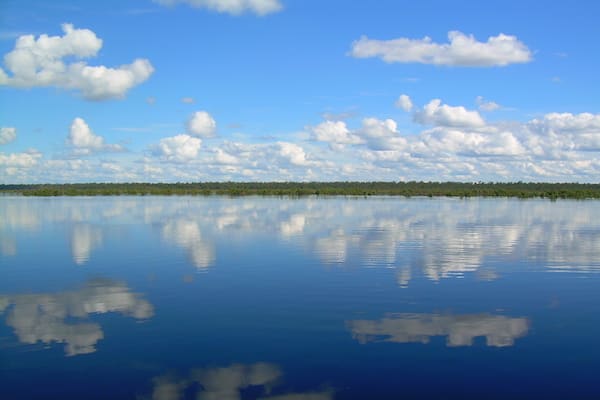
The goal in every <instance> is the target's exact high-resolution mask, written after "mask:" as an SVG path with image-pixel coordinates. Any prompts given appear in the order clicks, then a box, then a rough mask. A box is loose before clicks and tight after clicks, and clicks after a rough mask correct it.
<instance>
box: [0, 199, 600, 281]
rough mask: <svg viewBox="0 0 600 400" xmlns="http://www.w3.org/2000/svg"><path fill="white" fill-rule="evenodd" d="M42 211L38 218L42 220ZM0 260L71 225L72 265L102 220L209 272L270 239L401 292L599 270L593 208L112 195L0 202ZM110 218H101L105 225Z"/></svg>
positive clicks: (599, 217)
mask: <svg viewBox="0 0 600 400" xmlns="http://www.w3.org/2000/svg"><path fill="white" fill-rule="evenodd" d="M42 210H43V211H44V212H42ZM0 216H1V217H2V218H0V234H1V235H0V237H2V247H1V248H0V249H1V250H2V254H4V255H11V254H15V253H16V249H17V246H18V239H17V234H18V233H19V232H20V231H35V230H39V229H40V227H41V226H44V225H46V224H49V223H63V224H64V223H69V224H71V226H72V227H73V228H72V237H71V248H72V254H73V259H74V261H75V262H76V263H78V264H83V263H85V262H87V260H88V259H89V257H90V256H92V252H93V251H94V249H98V248H99V246H100V244H102V239H103V237H106V232H104V231H103V230H104V229H106V225H107V224H108V223H109V222H110V221H118V222H119V223H121V224H123V223H130V224H132V225H135V224H137V225H140V224H143V225H146V226H147V227H148V229H149V230H151V231H153V232H158V236H159V237H160V238H162V239H163V240H164V241H165V242H166V243H168V244H169V245H174V246H177V247H180V248H182V249H184V250H185V252H186V253H187V255H188V259H189V261H190V264H191V265H193V266H195V267H196V268H198V269H207V268H209V267H211V266H212V265H214V264H215V261H216V259H217V257H218V254H217V252H218V250H217V249H218V246H217V243H218V242H219V241H220V240H226V241H227V242H228V243H229V245H231V246H235V243H236V239H239V238H248V237H250V238H253V237H255V236H257V235H258V234H260V235H262V236H265V235H267V236H271V237H272V238H273V240H278V241H280V242H281V243H282V244H290V245H293V246H296V247H298V248H300V249H303V250H304V251H305V252H306V253H307V254H308V255H310V256H314V257H316V258H318V259H319V260H320V261H321V263H323V264H325V265H332V266H340V267H347V266H355V265H360V266H365V267H385V268H395V269H397V274H396V279H397V282H398V285H399V286H400V287H408V286H409V285H410V282H411V280H413V279H415V278H418V277H420V276H424V277H426V278H427V279H429V280H432V281H440V280H442V279H446V278H452V277H462V276H465V275H468V274H473V275H474V277H475V278H477V279H481V280H494V279H497V278H498V277H499V276H500V274H499V273H498V268H502V267H503V266H504V265H513V264H514V260H517V259H519V260H527V261H531V262H535V263H536V265H542V266H545V267H547V268H548V270H552V271H564V272H567V271H575V272H599V271H600V202H595V201H585V202H574V201H558V202H550V201H547V200H527V201H523V200H515V199H469V200H458V199H404V198H369V199H357V198H303V199H279V198H256V197H251V198H236V199H229V198H222V197H167V198H162V197H112V198H83V199H66V198H63V199H54V200H52V201H47V200H46V199H30V198H3V199H1V200H0ZM107 221H108V222H107Z"/></svg>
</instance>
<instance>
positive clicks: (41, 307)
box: [0, 279, 154, 356]
mask: <svg viewBox="0 0 600 400" xmlns="http://www.w3.org/2000/svg"><path fill="white" fill-rule="evenodd" d="M4 312H6V314H7V315H6V324H7V325H8V326H10V327H12V328H13V329H14V332H15V334H16V335H17V338H18V339H19V341H20V342H21V343H26V344H35V343H37V342H42V343H45V344H51V343H53V342H57V343H65V352H66V354H67V355H68V356H74V355H78V354H86V353H93V352H94V351H96V347H95V346H96V343H98V341H99V340H100V339H102V338H103V337H104V333H103V331H102V328H101V327H100V325H99V324H97V323H95V322H72V319H73V318H75V319H78V320H84V319H86V318H88V317H89V316H90V314H104V313H109V312H116V313H120V314H123V315H126V316H129V317H132V318H135V319H147V318H150V317H152V316H153V315H154V309H153V307H152V305H151V304H150V303H149V302H148V301H146V300H144V299H142V298H141V297H140V296H139V295H138V294H136V293H132V292H131V291H130V289H129V288H128V287H127V286H126V285H125V284H124V283H121V282H116V281H113V280H109V279H95V280H92V281H89V282H88V283H87V284H86V285H85V286H84V287H83V288H81V289H79V290H74V291H66V292H61V293H43V294H19V295H14V296H0V313H4Z"/></svg>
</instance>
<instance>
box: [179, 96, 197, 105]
mask: <svg viewBox="0 0 600 400" xmlns="http://www.w3.org/2000/svg"><path fill="white" fill-rule="evenodd" d="M181 102H182V103H185V104H193V103H194V102H195V100H194V98H193V97H182V98H181Z"/></svg>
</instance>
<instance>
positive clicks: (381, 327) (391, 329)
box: [348, 314, 529, 347]
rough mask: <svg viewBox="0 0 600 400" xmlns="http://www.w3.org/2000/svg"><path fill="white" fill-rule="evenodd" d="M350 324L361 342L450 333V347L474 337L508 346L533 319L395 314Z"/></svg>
mask: <svg viewBox="0 0 600 400" xmlns="http://www.w3.org/2000/svg"><path fill="white" fill-rule="evenodd" d="M348 327H349V328H350V330H351V332H352V336H353V337H354V338H355V339H357V340H358V341H359V342H360V343H367V342H379V341H380V342H393V343H428V342H429V340H430V339H431V338H432V337H434V336H447V337H448V338H447V344H448V346H471V345H472V343H473V339H474V338H476V337H485V338H486V343H487V345H488V346H494V347H505V346H512V345H513V344H514V341H515V339H517V338H520V337H523V336H525V335H527V332H528V330H529V320H528V319H527V318H510V317H505V316H503V315H490V314H472V315H438V314H395V315H391V316H389V317H387V318H382V319H379V320H354V321H349V322H348Z"/></svg>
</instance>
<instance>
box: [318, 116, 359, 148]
mask: <svg viewBox="0 0 600 400" xmlns="http://www.w3.org/2000/svg"><path fill="white" fill-rule="evenodd" d="M311 131H312V137H313V139H314V140H317V141H319V142H327V143H331V144H338V145H343V144H358V143H360V142H361V139H360V138H359V137H358V136H356V135H354V134H352V133H351V132H350V130H349V129H348V127H347V126H346V123H345V122H343V121H324V122H321V123H320V124H319V125H317V126H315V127H312V128H311Z"/></svg>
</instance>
